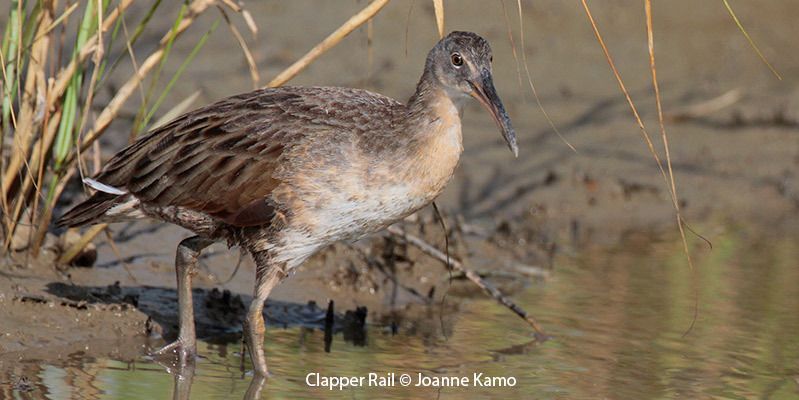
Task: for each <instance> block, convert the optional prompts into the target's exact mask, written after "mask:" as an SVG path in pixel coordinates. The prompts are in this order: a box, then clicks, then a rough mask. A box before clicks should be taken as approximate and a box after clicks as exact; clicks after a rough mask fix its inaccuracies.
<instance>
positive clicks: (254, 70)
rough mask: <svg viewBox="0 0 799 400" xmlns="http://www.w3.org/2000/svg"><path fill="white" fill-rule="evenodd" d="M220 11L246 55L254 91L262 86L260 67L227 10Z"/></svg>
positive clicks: (220, 9)
mask: <svg viewBox="0 0 799 400" xmlns="http://www.w3.org/2000/svg"><path fill="white" fill-rule="evenodd" d="M219 11H220V12H221V13H222V17H224V18H225V23H227V26H228V28H229V29H230V33H232V34H233V37H235V38H236V41H237V42H239V46H240V47H241V51H242V52H243V53H244V58H245V59H246V60H247V66H248V67H249V69H250V79H252V87H253V89H256V88H258V86H260V82H261V76H260V75H259V74H258V66H257V65H256V64H255V58H254V57H253V56H252V52H251V51H250V47H249V46H248V45H247V41H246V40H244V37H242V36H241V32H239V28H236V25H235V24H233V22H231V21H230V17H229V16H228V15H227V12H226V11H225V9H224V8H222V7H219Z"/></svg>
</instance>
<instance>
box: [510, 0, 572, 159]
mask: <svg viewBox="0 0 799 400" xmlns="http://www.w3.org/2000/svg"><path fill="white" fill-rule="evenodd" d="M516 5H517V8H518V10H519V34H520V36H521V46H522V62H523V63H524V71H525V73H526V74H527V83H529V84H530V90H532V92H533V97H535V102H536V104H538V109H539V110H541V114H544V118H545V119H546V120H547V123H549V126H550V127H551V128H552V130H553V131H555V134H556V135H558V137H559V138H560V140H561V141H563V143H565V144H566V146H569V148H570V149H571V150H572V151H573V152H575V153H577V149H576V148H574V146H572V144H571V143H569V141H568V140H566V137H564V136H563V134H561V133H560V130H559V129H558V127H556V126H555V123H554V122H553V121H552V118H550V117H549V113H548V112H547V110H546V109H544V105H543V104H542V103H541V97H539V96H538V90H536V88H535V85H534V84H533V78H532V75H531V74H530V67H529V65H528V63H527V52H526V51H525V50H524V15H523V14H522V0H517V1H516Z"/></svg>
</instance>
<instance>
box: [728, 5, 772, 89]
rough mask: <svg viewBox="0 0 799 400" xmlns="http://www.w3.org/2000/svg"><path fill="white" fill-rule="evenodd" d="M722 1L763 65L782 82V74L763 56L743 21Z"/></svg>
mask: <svg viewBox="0 0 799 400" xmlns="http://www.w3.org/2000/svg"><path fill="white" fill-rule="evenodd" d="M721 1H722V2H723V3H724V7H726V8H727V12H728V13H730V16H731V17H732V20H733V21H735V25H738V29H740V31H741V33H743V34H744V37H745V38H746V40H747V41H748V42H749V45H750V46H752V48H753V49H754V50H755V53H757V56H758V57H760V59H761V60H762V61H763V63H765V64H766V66H767V67H768V69H770V70H771V73H772V74H774V76H776V77H777V79H779V80H782V76H780V73H779V72H777V70H776V69H775V68H774V67H773V66H772V65H771V63H770V62H768V59H766V56H764V55H763V53H762V52H761V51H760V48H758V47H757V44H755V41H754V40H752V37H751V36H749V33H748V32H747V31H746V29H744V26H743V24H741V21H740V20H739V19H738V16H737V15H735V12H734V11H733V10H732V7H731V6H730V3H729V2H728V1H727V0H721Z"/></svg>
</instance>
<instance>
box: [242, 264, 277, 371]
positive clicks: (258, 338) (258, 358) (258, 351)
mask: <svg viewBox="0 0 799 400" xmlns="http://www.w3.org/2000/svg"><path fill="white" fill-rule="evenodd" d="M253 258H254V259H255V263H256V273H255V274H256V276H255V279H256V285H255V293H254V296H253V297H254V298H253V300H252V303H250V308H249V310H247V320H246V321H245V322H244V331H245V332H244V334H245V337H246V342H247V348H248V349H249V353H250V358H251V359H252V364H253V368H254V369H255V374H256V375H257V376H262V377H265V376H267V374H268V372H267V368H266V356H264V333H265V330H266V327H265V326H264V314H263V310H264V302H265V301H266V298H267V297H269V293H270V292H271V291H272V289H273V288H274V287H275V286H277V284H278V283H280V281H281V280H282V279H283V277H285V276H286V274H285V272H283V269H282V268H281V266H280V265H274V264H273V263H270V262H269V257H268V256H267V255H264V254H254V255H253Z"/></svg>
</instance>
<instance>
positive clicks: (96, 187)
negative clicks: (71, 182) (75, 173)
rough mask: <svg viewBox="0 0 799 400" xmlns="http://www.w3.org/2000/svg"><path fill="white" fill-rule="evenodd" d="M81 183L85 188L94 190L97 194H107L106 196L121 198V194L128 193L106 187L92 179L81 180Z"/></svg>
mask: <svg viewBox="0 0 799 400" xmlns="http://www.w3.org/2000/svg"><path fill="white" fill-rule="evenodd" d="M83 183H85V184H86V185H87V186H89V187H90V188H92V189H94V190H96V191H98V192H103V193H108V194H115V195H117V196H122V195H123V194H128V192H126V191H124V190H122V189H119V188H116V187H113V186H109V185H106V184H105V183H102V182H98V181H96V180H94V179H91V178H83Z"/></svg>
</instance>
